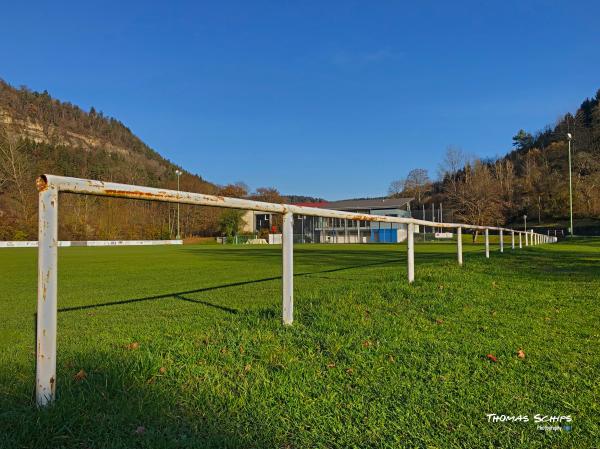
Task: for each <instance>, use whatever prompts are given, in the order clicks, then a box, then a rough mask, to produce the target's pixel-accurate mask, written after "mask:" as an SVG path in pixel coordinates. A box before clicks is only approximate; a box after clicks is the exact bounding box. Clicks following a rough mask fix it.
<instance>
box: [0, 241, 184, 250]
mask: <svg viewBox="0 0 600 449" xmlns="http://www.w3.org/2000/svg"><path fill="white" fill-rule="evenodd" d="M146 245H183V240H72V241H70V240H59V242H58V246H60V247H64V246H146ZM37 247H38V242H37V240H26V241H19V240H15V241H11V242H0V248H37Z"/></svg>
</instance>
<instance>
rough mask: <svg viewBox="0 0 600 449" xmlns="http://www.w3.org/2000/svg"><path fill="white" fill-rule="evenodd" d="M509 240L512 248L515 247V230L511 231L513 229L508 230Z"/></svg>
mask: <svg viewBox="0 0 600 449" xmlns="http://www.w3.org/2000/svg"><path fill="white" fill-rule="evenodd" d="M510 240H511V245H512V249H515V231H513V230H511V231H510Z"/></svg>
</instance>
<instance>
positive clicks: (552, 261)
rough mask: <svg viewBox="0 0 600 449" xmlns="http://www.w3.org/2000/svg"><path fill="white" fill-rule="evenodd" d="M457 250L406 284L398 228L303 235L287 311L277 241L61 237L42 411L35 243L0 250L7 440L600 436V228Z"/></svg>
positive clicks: (527, 440)
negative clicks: (542, 426)
mask: <svg viewBox="0 0 600 449" xmlns="http://www.w3.org/2000/svg"><path fill="white" fill-rule="evenodd" d="M465 241H466V240H465ZM454 251H455V247H454V245H452V244H450V243H429V244H423V243H419V244H418V245H417V248H416V281H415V283H414V284H413V285H408V284H407V282H406V247H405V246H404V245H389V246H386V245H362V246H361V245H358V246H351V245H335V246H334V245H314V246H311V245H296V246H295V273H296V276H295V281H294V282H295V322H294V325H293V326H291V327H283V326H282V324H281V294H280V290H281V280H280V273H281V249H280V248H277V247H254V246H239V247H231V246H213V245H189V246H183V247H128V248H123V247H122V248H62V249H60V250H59V314H58V365H57V370H58V373H57V393H58V400H57V402H56V403H55V405H54V406H53V407H51V408H49V409H47V410H37V409H36V408H35V406H34V404H33V385H34V313H35V304H36V288H37V284H36V282H37V281H36V260H37V257H36V255H37V253H36V251H35V250H31V249H4V250H0V306H1V310H2V312H1V317H2V327H1V330H0V348H1V354H0V447H3V448H21V447H23V448H59V447H70V448H113V447H115V448H117V447H119V448H121V447H122V448H125V447H147V448H162V447H190V448H191V447H198V448H204V447H207V448H211V447H265V448H309V447H311V448H312V447H323V448H336V447H340V448H341V447H439V448H450V447H457V448H458V447H467V448H471V447H473V448H475V447H477V448H479V447H511V448H517V447H523V448H525V447H526V448H536V447H540V448H542V447H543V448H546V447H557V448H558V447H561V448H562V447H577V448H585V447H599V446H600V424H599V422H600V420H599V416H600V406H599V403H598V399H599V395H600V383H599V378H600V351H599V350H600V348H599V344H598V342H599V337H600V330H599V329H600V326H599V319H600V311H599V304H600V302H599V301H600V239H579V240H576V241H574V242H570V243H560V244H556V245H544V246H539V247H535V248H526V249H523V250H516V251H511V250H510V249H509V248H507V249H506V252H505V253H504V254H500V253H499V252H498V249H497V246H494V247H493V251H492V254H491V259H490V260H489V261H486V260H485V259H484V257H483V248H482V245H481V244H480V245H476V246H475V245H471V244H466V245H465V248H464V251H465V265H464V266H463V267H462V268H460V267H458V266H457V264H456V262H455V253H454ZM519 350H522V351H524V353H525V358H519V357H518V356H517V352H518V351H519ZM487 354H492V355H494V356H495V357H496V358H497V362H494V361H492V360H490V359H489V358H487V357H486V356H487ZM81 370H83V372H84V373H83V372H82V371H81ZM78 373H79V375H78ZM488 413H496V414H505V415H513V416H518V415H528V416H529V419H530V422H528V423H523V422H511V423H493V422H488V418H487V417H486V414H488ZM536 414H541V415H571V417H572V419H573V422H572V423H570V424H571V425H572V430H571V431H555V432H544V431H540V430H537V424H535V423H534V422H533V417H534V415H536Z"/></svg>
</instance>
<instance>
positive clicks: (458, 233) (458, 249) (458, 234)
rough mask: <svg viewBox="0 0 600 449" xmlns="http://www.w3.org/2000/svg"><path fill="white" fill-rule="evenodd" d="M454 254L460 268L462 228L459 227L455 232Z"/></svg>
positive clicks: (461, 260) (461, 259)
mask: <svg viewBox="0 0 600 449" xmlns="http://www.w3.org/2000/svg"><path fill="white" fill-rule="evenodd" d="M456 237H457V240H456V252H457V256H458V264H459V265H460V266H462V264H463V257H462V228H461V227H460V226H459V227H458V229H457V230H456Z"/></svg>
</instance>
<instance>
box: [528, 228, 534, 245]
mask: <svg viewBox="0 0 600 449" xmlns="http://www.w3.org/2000/svg"><path fill="white" fill-rule="evenodd" d="M530 232H531V236H530V237H529V243H530V244H531V246H533V229H532V230H531V231H530Z"/></svg>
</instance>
